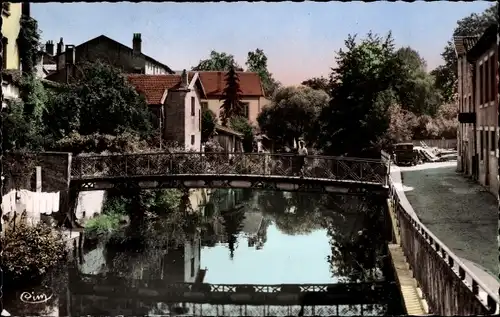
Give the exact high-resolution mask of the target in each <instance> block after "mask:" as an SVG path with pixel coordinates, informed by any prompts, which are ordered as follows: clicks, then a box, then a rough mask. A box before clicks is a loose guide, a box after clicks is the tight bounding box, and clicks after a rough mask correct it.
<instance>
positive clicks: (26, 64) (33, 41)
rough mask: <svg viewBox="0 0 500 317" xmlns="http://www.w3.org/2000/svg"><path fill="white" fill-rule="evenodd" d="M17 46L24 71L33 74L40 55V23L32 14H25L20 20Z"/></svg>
mask: <svg viewBox="0 0 500 317" xmlns="http://www.w3.org/2000/svg"><path fill="white" fill-rule="evenodd" d="M20 27H21V28H20V30H19V35H18V36H17V47H18V49H19V59H20V60H21V67H22V70H23V73H27V74H33V73H34V72H35V71H36V69H35V67H36V65H37V64H38V59H39V57H40V47H41V44H40V31H39V30H38V23H37V21H36V20H35V19H33V18H32V17H30V16H26V15H23V16H22V17H21V20H20Z"/></svg>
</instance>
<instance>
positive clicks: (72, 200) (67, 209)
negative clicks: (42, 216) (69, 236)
mask: <svg viewBox="0 0 500 317" xmlns="http://www.w3.org/2000/svg"><path fill="white" fill-rule="evenodd" d="M78 193H79V190H78V188H77V187H75V186H69V187H68V188H67V189H65V190H62V191H60V193H59V213H60V214H61V221H60V222H59V226H65V227H68V228H72V229H74V228H82V226H81V225H79V224H78V223H77V222H76V214H75V213H76V205H77V201H78Z"/></svg>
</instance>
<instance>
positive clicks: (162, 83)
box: [127, 74, 181, 105]
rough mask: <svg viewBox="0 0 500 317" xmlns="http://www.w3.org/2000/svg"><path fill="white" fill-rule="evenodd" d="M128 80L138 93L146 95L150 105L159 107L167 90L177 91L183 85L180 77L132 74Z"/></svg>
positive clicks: (128, 76)
mask: <svg viewBox="0 0 500 317" xmlns="http://www.w3.org/2000/svg"><path fill="white" fill-rule="evenodd" d="M127 79H128V81H129V82H130V84H131V85H132V86H134V87H135V89H136V90H137V92H139V93H141V94H144V97H146V102H147V103H148V105H159V104H161V100H162V99H163V95H164V94H165V90H169V89H177V88H179V87H180V85H181V76H180V75H141V74H130V75H127Z"/></svg>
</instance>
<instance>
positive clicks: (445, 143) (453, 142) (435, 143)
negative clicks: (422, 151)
mask: <svg viewBox="0 0 500 317" xmlns="http://www.w3.org/2000/svg"><path fill="white" fill-rule="evenodd" d="M412 142H413V145H418V146H420V145H421V142H424V143H425V144H426V145H427V146H429V147H437V148H440V149H456V148H457V139H427V140H413V141H412Z"/></svg>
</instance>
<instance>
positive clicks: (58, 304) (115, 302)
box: [4, 190, 402, 316]
mask: <svg viewBox="0 0 500 317" xmlns="http://www.w3.org/2000/svg"><path fill="white" fill-rule="evenodd" d="M198 214H200V215H202V216H200V217H199V219H198V220H197V221H196V223H195V225H193V226H187V227H186V226H185V229H184V232H178V231H177V232H173V231H174V229H175V228H177V227H176V226H175V224H174V226H173V225H172V223H169V224H168V226H167V225H166V226H165V227H160V230H157V231H155V234H154V235H149V236H147V237H146V239H145V241H142V242H141V243H139V244H140V246H138V244H137V243H136V242H134V243H132V242H130V241H129V240H127V241H129V242H126V243H121V244H119V246H117V244H116V243H110V242H109V241H108V242H106V243H104V242H102V243H97V244H96V245H93V246H92V247H91V248H87V249H86V250H85V252H83V253H82V254H80V255H79V256H77V257H76V259H74V261H72V262H71V263H70V264H68V266H67V267H64V268H62V270H60V271H61V272H62V273H58V275H55V276H57V278H56V279H53V280H51V282H50V283H46V285H50V286H45V287H40V286H37V285H35V286H33V287H31V288H24V289H17V290H14V289H12V290H7V289H6V290H4V293H5V294H8V295H5V296H4V307H5V309H6V310H7V311H9V313H11V314H12V315H40V316H67V315H79V316H80V315H111V316H116V315H125V316H127V315H172V316H174V315H178V316H223V315H224V316H225V315H227V316H241V315H248V316H263V315H273V316H275V315H280V316H289V315H292V316H297V315H299V314H303V315H304V316H307V315H311V316H312V315H339V316H350V315H360V314H364V315H371V316H373V315H378V316H382V315H387V314H391V315H392V314H401V313H402V311H401V307H400V305H399V304H397V303H400V302H401V299H400V298H399V295H398V292H397V288H396V287H395V284H394V278H393V276H392V271H391V270H390V268H389V265H388V258H387V248H386V239H387V228H386V226H385V220H384V207H383V200H381V199H378V198H376V197H369V196H365V197H359V196H329V195H320V194H305V193H288V192H267V191H249V190H215V191H213V192H212V193H211V194H210V196H209V200H208V202H207V203H206V204H204V205H202V206H200V208H199V210H198ZM162 228H163V229H162ZM167 228H168V229H167ZM172 228H174V229H172ZM175 230H178V229H175ZM179 237H180V238H179ZM134 241H135V240H134ZM282 284H286V285H282ZM186 285H188V286H186ZM335 285H337V286H335ZM338 285H340V286H341V287H340V288H339V286H338ZM357 285H363V288H359V287H358V286H357ZM186 287H190V288H186ZM312 288H315V289H316V291H317V292H318V293H310V294H312V295H308V294H309V293H307V292H304V290H306V289H312ZM325 290H328V291H327V292H323V291H325ZM221 291H224V292H221ZM276 292H278V293H276ZM279 292H283V294H282V293H279ZM321 292H323V293H321ZM324 294H326V295H324ZM350 294H351V295H350ZM238 296H239V297H238Z"/></svg>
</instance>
